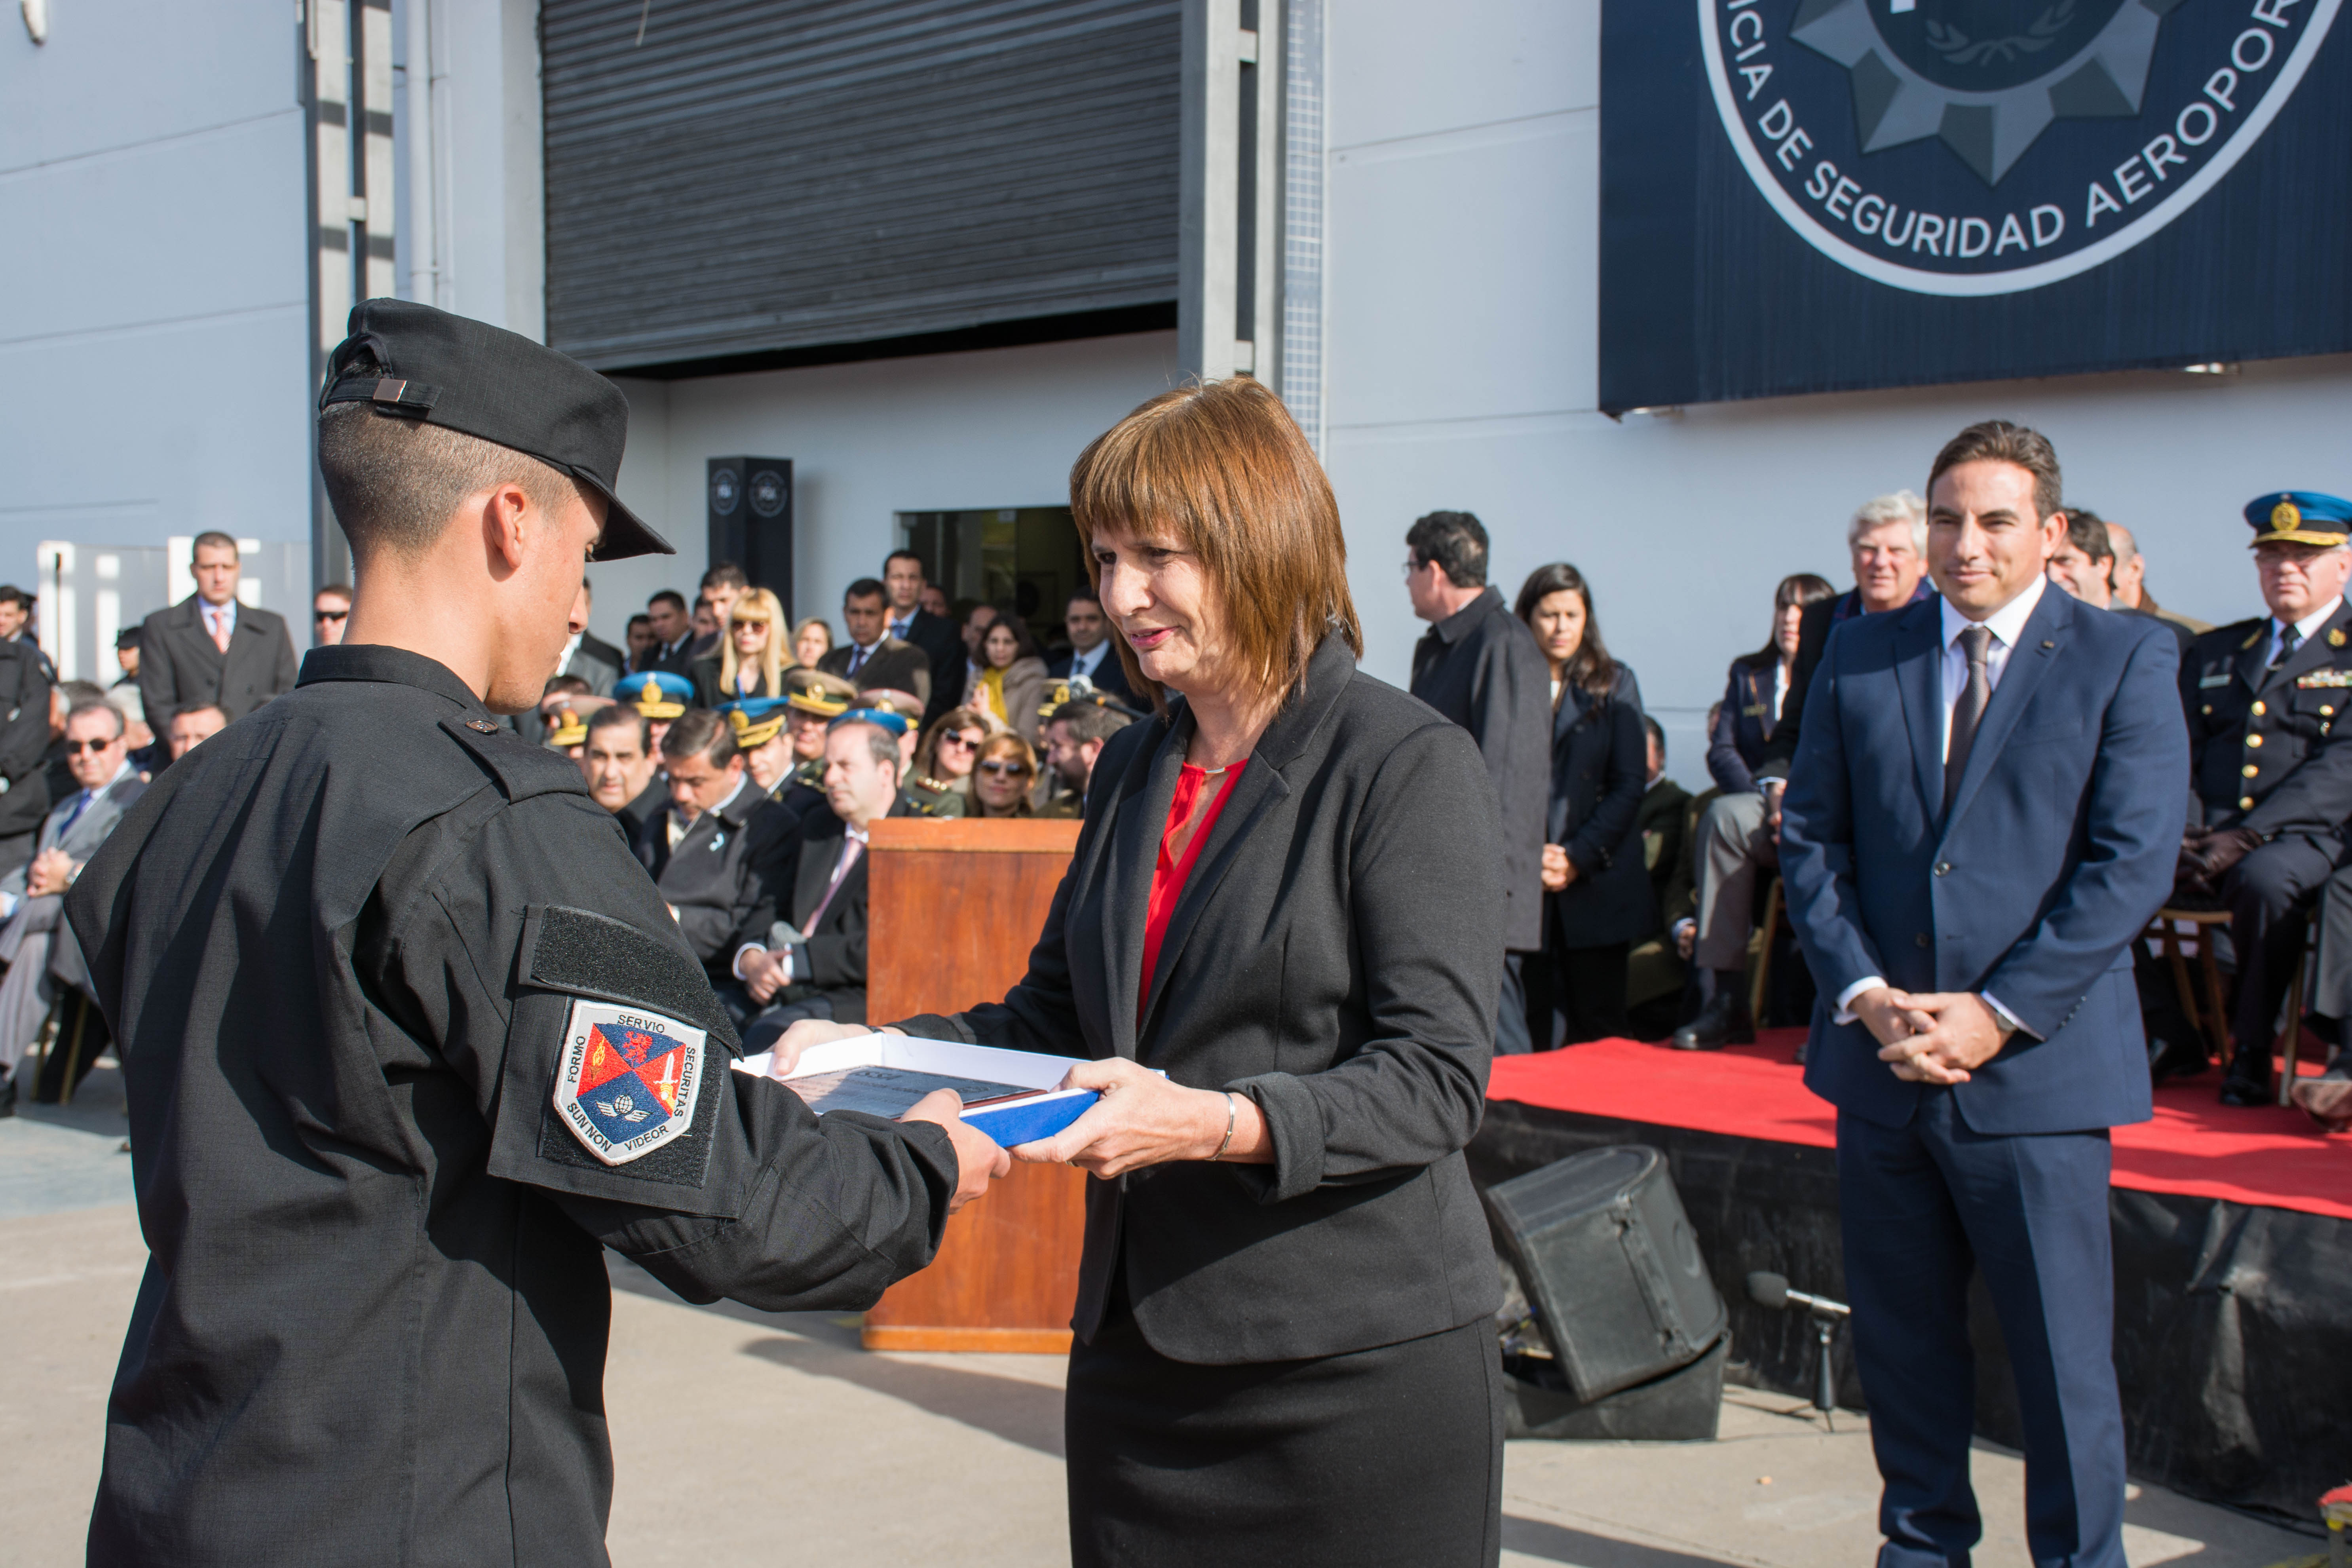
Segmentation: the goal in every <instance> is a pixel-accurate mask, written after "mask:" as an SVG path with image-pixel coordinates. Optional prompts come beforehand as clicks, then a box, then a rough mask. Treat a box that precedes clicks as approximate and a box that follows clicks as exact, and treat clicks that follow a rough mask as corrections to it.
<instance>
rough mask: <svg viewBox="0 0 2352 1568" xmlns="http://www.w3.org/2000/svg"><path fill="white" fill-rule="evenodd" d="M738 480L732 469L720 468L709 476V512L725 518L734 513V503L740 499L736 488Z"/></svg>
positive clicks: (740, 495)
mask: <svg viewBox="0 0 2352 1568" xmlns="http://www.w3.org/2000/svg"><path fill="white" fill-rule="evenodd" d="M740 482H741V481H740V480H739V479H737V478H736V474H735V470H734V469H732V468H720V469H719V470H718V471H717V472H716V473H714V474H712V475H711V476H710V510H713V511H715V512H717V513H718V514H719V516H721V517H725V516H727V515H729V514H730V513H731V512H732V511H734V510H735V503H736V502H737V501H738V500H741V499H742V492H741V490H740V489H738V486H739V485H740Z"/></svg>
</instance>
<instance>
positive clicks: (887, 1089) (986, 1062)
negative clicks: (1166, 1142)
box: [735, 1035, 1101, 1149]
mask: <svg viewBox="0 0 2352 1568" xmlns="http://www.w3.org/2000/svg"><path fill="white" fill-rule="evenodd" d="M768 1062H769V1053H768V1052H765V1051H762V1052H761V1053H760V1054H759V1055H757V1056H751V1057H745V1058H743V1059H742V1060H741V1061H739V1062H737V1063H736V1064H735V1070H736V1071H738V1072H748V1073H752V1074H756V1075H758V1076H760V1077H762V1078H764V1077H765V1076H767V1071H768ZM1077 1065H1078V1058H1076V1057H1048V1056H1041V1055H1039V1054H1038V1053H1036V1052H1034V1051H1006V1050H999V1049H998V1048H996V1047H993V1046H966V1045H959V1044H957V1043H956V1042H954V1041H951V1040H919V1039H915V1038H912V1037H908V1036H905V1035H860V1036H858V1037H856V1038H854V1039H847V1040H834V1041H831V1042H830V1043H828V1044H825V1045H822V1046H812V1047H809V1048H808V1049H807V1050H806V1051H803V1053H802V1054H801V1059H800V1061H799V1062H798V1063H797V1064H796V1065H795V1066H794V1067H793V1070H792V1073H791V1075H790V1076H789V1077H787V1078H786V1079H784V1080H783V1082H784V1085H785V1087H786V1088H789V1089H793V1091H794V1092H795V1093H797V1094H799V1095H800V1097H801V1098H802V1099H803V1100H807V1101H808V1102H809V1109H810V1110H814V1111H815V1112H816V1113H817V1114H818V1115H820V1116H822V1115H824V1114H825V1113H826V1112H827V1111H833V1110H862V1111H865V1112H866V1113H867V1114H868V1115H873V1116H880V1117H885V1118H887V1119H891V1120H896V1119H897V1118H898V1116H900V1115H901V1114H903V1113H904V1112H905V1111H906V1110H908V1108H909V1107H911V1106H912V1105H913V1104H914V1103H915V1102H916V1101H917V1100H920V1099H921V1098H922V1097H923V1096H924V1095H926V1094H929V1092H931V1091H932V1090H933V1089H954V1090H955V1091H956V1092H957V1093H958V1094H959V1095H961V1096H962V1098H963V1102H964V1111H963V1119H964V1122H965V1124H966V1125H967V1126H971V1127H975V1128H977V1129H979V1130H980V1131H982V1132H985V1133H987V1134H988V1135H989V1136H990V1137H991V1138H992V1139H994V1140H995V1141H996V1142H997V1143H998V1144H999V1145H1001V1146H1002V1147H1003V1148H1007V1149H1010V1148H1012V1147H1013V1145H1014V1144H1016V1143H1028V1142H1034V1141H1035V1140H1037V1139H1039V1138H1051V1137H1052V1136H1053V1135H1054V1134H1055V1133H1056V1132H1059V1131H1061V1130H1062V1129H1063V1128H1065V1127H1067V1126H1068V1125H1069V1124H1070V1123H1071V1122H1073V1121H1076V1120H1077V1119H1078V1118H1079V1117H1080V1116H1082V1115H1084V1114H1085V1112H1086V1109H1087V1107H1088V1106H1090V1105H1092V1104H1093V1103H1094V1102H1095V1101H1096V1100H1098V1099H1100V1098H1101V1097H1100V1096H1099V1095H1097V1093H1096V1092H1095V1091H1094V1090H1093V1089H1061V1088H1059V1087H1057V1086H1058V1085H1059V1084H1060V1083H1061V1081H1062V1078H1063V1075H1064V1074H1066V1073H1067V1072H1068V1071H1069V1070H1070V1069H1071V1068H1074V1067H1076V1066H1077Z"/></svg>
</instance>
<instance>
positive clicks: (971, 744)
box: [940, 731, 988, 752]
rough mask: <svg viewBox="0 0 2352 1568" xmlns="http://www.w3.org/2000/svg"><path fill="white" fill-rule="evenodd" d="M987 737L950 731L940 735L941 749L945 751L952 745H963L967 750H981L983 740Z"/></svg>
mask: <svg viewBox="0 0 2352 1568" xmlns="http://www.w3.org/2000/svg"><path fill="white" fill-rule="evenodd" d="M987 738H988V737H987V736H985V735H959V734H957V733H955V732H954V731H949V732H948V733H947V734H944V735H941V736H940V750H941V751H943V752H944V751H946V750H947V749H948V748H949V747H950V746H961V747H962V748H963V749H964V750H965V751H967V752H976V751H978V750H980V743H981V742H982V741H984V740H986V739H987Z"/></svg>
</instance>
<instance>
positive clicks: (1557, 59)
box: [1325, 0, 1601, 147]
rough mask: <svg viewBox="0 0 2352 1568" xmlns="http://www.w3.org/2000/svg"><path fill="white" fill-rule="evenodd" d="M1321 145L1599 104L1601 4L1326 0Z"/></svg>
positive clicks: (1581, 0)
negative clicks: (1326, 79)
mask: <svg viewBox="0 0 2352 1568" xmlns="http://www.w3.org/2000/svg"><path fill="white" fill-rule="evenodd" d="M1325 14H1326V16H1327V17H1328V20H1327V22H1326V24H1325V25H1326V26H1328V29H1329V34H1330V50H1331V54H1330V69H1331V75H1332V79H1333V80H1334V81H1335V82H1338V81H1342V80H1344V81H1345V82H1346V83H1347V84H1348V90H1347V91H1346V92H1345V93H1344V94H1343V93H1337V92H1335V93H1333V94H1332V95H1331V97H1330V100H1329V110H1328V112H1329V118H1328V120H1327V121H1326V122H1325V123H1326V125H1327V127H1328V144H1329V145H1331V146H1333V147H1351V146H1357V145H1360V144H1362V143H1365V142H1391V141H1395V140H1398V139H1400V138H1402V137H1407V136H1425V135H1428V134H1430V133H1432V132H1443V131H1453V130H1457V129H1459V128H1461V127H1463V126H1465V125H1491V124H1496V123H1498V122H1500V121H1510V120H1526V119H1530V118H1532V117H1534V116H1536V115H1540V114H1557V113H1559V111H1560V110H1565V109H1584V108H1589V107H1591V105H1592V104H1594V103H1597V102H1599V101H1600V99H1601V73H1600V68H1599V50H1598V49H1597V48H1593V47H1589V46H1588V40H1593V39H1597V38H1599V37H1600V36H1601V0H1455V3H1454V4H1452V5H1404V4H1401V3H1399V0H1332V3H1331V4H1330V5H1329V6H1328V8H1327V10H1326V13H1325Z"/></svg>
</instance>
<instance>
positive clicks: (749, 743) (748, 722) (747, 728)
mask: <svg viewBox="0 0 2352 1568" xmlns="http://www.w3.org/2000/svg"><path fill="white" fill-rule="evenodd" d="M791 707H792V701H791V699H789V698H784V697H746V698H742V699H740V700H737V701H734V702H722V703H720V704H719V711H720V712H721V713H724V714H726V715H727V722H728V723H730V724H731V725H733V726H734V727H735V743H736V745H738V746H740V747H741V748H742V749H743V750H744V751H747V752H748V751H750V750H751V748H752V747H754V746H764V745H766V744H767V743H768V742H771V741H772V740H774V739H775V738H776V733H777V731H780V730H782V728H783V727H784V715H785V713H786V712H788V711H790V710H791Z"/></svg>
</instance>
